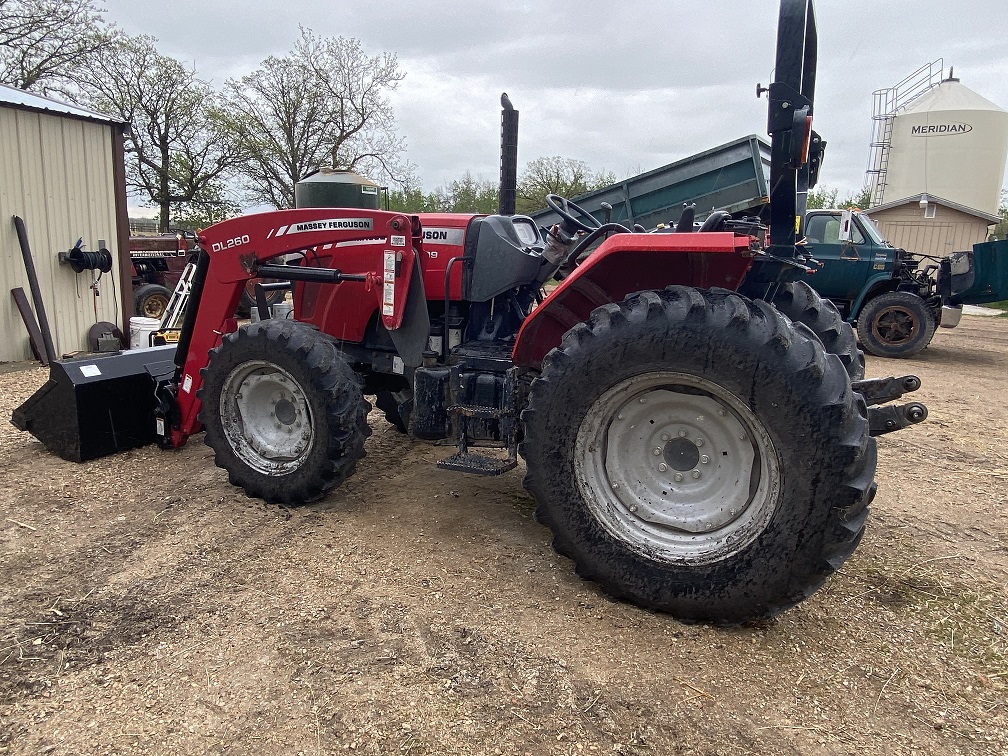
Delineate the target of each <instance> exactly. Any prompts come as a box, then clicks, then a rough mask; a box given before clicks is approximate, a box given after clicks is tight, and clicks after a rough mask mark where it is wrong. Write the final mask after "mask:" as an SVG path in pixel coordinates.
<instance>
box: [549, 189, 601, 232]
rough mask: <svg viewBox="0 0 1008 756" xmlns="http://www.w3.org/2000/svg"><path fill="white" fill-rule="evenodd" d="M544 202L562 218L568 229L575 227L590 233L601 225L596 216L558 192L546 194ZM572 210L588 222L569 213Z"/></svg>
mask: <svg viewBox="0 0 1008 756" xmlns="http://www.w3.org/2000/svg"><path fill="white" fill-rule="evenodd" d="M546 204H547V205H549V206H550V210H552V211H553V212H555V213H556V214H557V215H559V216H560V217H561V218H563V220H564V224H565V225H566V226H567V227H568V228H569V229H576V230H578V231H584V232H585V233H591V232H592V231H594V230H595V229H596V228H600V227H601V226H602V224H601V223H600V222H599V220H598V218H596V217H595V216H594V215H592V214H591V213H589V212H588V211H587V210H585V209H584V208H583V207H578V206H577V205H575V204H574V203H573V202H571V201H570V200H569V199H567V198H566V197H561V196H560V195H559V194H547V195H546ZM572 210H573V211H574V212H576V213H577V214H578V215H579V216H581V218H584V219H585V220H587V221H589V222H588V223H585V221H584V220H579V219H578V217H577V216H575V215H574V214H573V213H571V211H572Z"/></svg>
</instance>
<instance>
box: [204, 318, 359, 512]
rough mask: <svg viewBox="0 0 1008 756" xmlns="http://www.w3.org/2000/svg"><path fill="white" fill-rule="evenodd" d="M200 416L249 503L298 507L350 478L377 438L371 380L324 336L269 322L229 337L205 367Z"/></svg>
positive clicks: (212, 445)
mask: <svg viewBox="0 0 1008 756" xmlns="http://www.w3.org/2000/svg"><path fill="white" fill-rule="evenodd" d="M202 375H203V386H202V388H201V389H200V390H199V394H198V395H199V398H200V401H201V402H202V409H201V411H200V415H199V419H200V421H201V422H202V423H203V427H204V428H205V430H206V443H207V445H208V446H210V448H212V449H213V450H214V452H215V461H216V463H217V466H218V467H222V468H224V469H225V470H227V472H228V478H229V479H230V481H231V483H233V484H234V485H236V486H241V487H242V488H244V489H245V492H246V493H247V494H248V495H249V496H254V497H257V498H260V499H265V500H266V501H268V502H270V503H279V504H285V505H288V506H296V505H300V504H306V503H308V502H311V501H315V500H316V499H319V498H321V497H322V496H324V495H325V494H326V493H327V492H328V491H330V490H331V489H333V488H335V487H336V486H338V485H339V484H340V483H342V482H343V481H344V480H346V479H347V478H348V477H349V476H350V475H351V474H352V473H353V472H354V469H355V466H356V464H357V462H358V461H359V460H360V459H361V458H362V457H363V456H364V440H365V439H366V438H367V437H368V436H369V435H370V434H371V429H370V428H369V427H368V425H367V414H368V411H369V410H370V409H371V405H370V404H368V403H367V402H366V401H365V400H364V396H363V394H362V391H361V389H362V381H361V379H360V377H359V376H358V375H357V374H356V373H354V371H353V369H352V368H351V367H350V365H349V364H348V363H347V362H346V360H345V359H344V358H343V356H342V355H341V354H340V353H339V351H338V350H337V349H336V347H335V346H334V345H333V344H332V342H330V341H329V340H328V339H326V338H325V337H324V336H322V335H321V334H320V333H319V332H318V331H316V330H315V329H313V328H311V327H310V326H306V325H304V324H302V323H297V322H294V321H289V320H267V321H263V322H261V323H253V324H252V325H250V326H247V327H244V328H240V329H238V331H236V332H235V333H231V334H228V335H226V336H225V337H224V338H223V340H222V343H221V345H220V346H219V347H217V348H215V349H213V350H212V351H211V352H210V362H209V364H208V365H207V367H206V368H204V369H203V372H202Z"/></svg>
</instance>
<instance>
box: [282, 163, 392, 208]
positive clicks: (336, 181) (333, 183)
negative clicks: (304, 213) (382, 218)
mask: <svg viewBox="0 0 1008 756" xmlns="http://www.w3.org/2000/svg"><path fill="white" fill-rule="evenodd" d="M294 206H295V207H359V208H364V209H368V210H380V209H381V195H380V188H379V186H378V184H376V183H375V182H374V181H371V180H370V179H367V178H364V177H363V176H361V175H360V174H358V173H354V172H353V171H340V170H335V169H333V168H322V169H320V170H318V171H315V173H311V174H309V175H307V176H305V177H304V178H303V179H301V180H300V181H298V182H297V184H296V185H295V186H294Z"/></svg>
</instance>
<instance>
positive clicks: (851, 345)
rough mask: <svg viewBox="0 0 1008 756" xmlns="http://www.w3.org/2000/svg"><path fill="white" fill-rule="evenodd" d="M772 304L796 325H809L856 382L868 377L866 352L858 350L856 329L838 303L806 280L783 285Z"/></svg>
mask: <svg viewBox="0 0 1008 756" xmlns="http://www.w3.org/2000/svg"><path fill="white" fill-rule="evenodd" d="M771 304H772V305H773V306H774V307H776V308H777V309H778V310H780V311H781V312H783V313H784V314H785V315H787V316H788V317H789V318H790V319H791V320H793V321H794V322H795V323H802V324H804V325H806V326H808V327H809V328H810V329H811V330H812V333H814V334H815V335H816V336H818V337H819V340H820V341H821V342H822V343H823V346H824V347H826V351H827V352H829V353H830V354H835V355H836V356H837V357H839V358H840V362H842V363H843V366H844V368H845V369H846V370H847V375H849V376H850V379H851V380H852V381H860V380H861V379H863V378H864V376H865V359H864V352H862V351H861V350H860V349H858V345H857V336H855V335H854V329H853V328H852V327H851V325H850V323H848V322H847V321H845V320H844V319H843V315H841V314H840V311H839V310H838V309H837V308H836V305H835V304H833V303H832V302H830V301H829V300H828V299H823V298H822V297H820V296H819V292H817V291H816V290H815V289H813V288H812V287H811V286H809V285H808V284H807V283H806V282H805V281H794V282H793V283H786V284H782V285H781V286H780V288H779V289H778V290H777V295H776V296H775V297H774V298H773V301H772V302H771Z"/></svg>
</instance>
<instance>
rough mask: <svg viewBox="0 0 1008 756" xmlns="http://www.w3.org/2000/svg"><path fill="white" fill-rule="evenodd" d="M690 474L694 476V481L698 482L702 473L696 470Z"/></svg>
mask: <svg viewBox="0 0 1008 756" xmlns="http://www.w3.org/2000/svg"><path fill="white" fill-rule="evenodd" d="M690 474H691V475H692V476H693V479H694V480H696V479H697V478H699V477H700V471H699V470H694V471H693V472H692V473H690Z"/></svg>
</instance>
